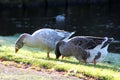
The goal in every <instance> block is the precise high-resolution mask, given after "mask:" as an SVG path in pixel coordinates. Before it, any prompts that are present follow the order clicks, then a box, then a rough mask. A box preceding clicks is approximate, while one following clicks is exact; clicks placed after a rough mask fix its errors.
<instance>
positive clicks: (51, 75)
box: [0, 62, 83, 80]
mask: <svg viewBox="0 0 120 80" xmlns="http://www.w3.org/2000/svg"><path fill="white" fill-rule="evenodd" d="M15 65H16V63H14V64H13V63H11V62H10V63H8V62H7V63H3V62H0V80H83V79H80V78H77V77H74V76H66V75H65V72H58V71H54V69H53V70H52V69H51V71H50V70H49V71H48V70H44V69H41V70H39V71H36V70H34V69H30V68H26V67H25V66H23V65H21V66H22V67H21V68H17V67H15Z"/></svg>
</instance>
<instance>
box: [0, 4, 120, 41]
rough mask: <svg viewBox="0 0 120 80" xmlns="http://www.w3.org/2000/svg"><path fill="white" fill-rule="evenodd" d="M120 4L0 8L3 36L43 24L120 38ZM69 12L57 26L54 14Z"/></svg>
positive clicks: (92, 34)
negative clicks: (63, 21) (63, 22)
mask: <svg viewBox="0 0 120 80" xmlns="http://www.w3.org/2000/svg"><path fill="white" fill-rule="evenodd" d="M119 9H120V4H119V3H118V4H103V5H90V4H88V5H76V6H75V5H74V6H70V5H69V6H68V7H65V6H56V7H50V6H48V8H47V7H24V8H23V7H17V8H0V28H1V29H0V35H13V34H16V33H23V32H27V33H32V32H34V31H35V30H37V29H40V28H43V27H50V28H57V29H63V30H68V31H76V35H89V36H108V37H113V38H115V39H116V40H120V37H119V32H120V10H119ZM59 13H64V14H65V15H66V20H65V24H64V25H63V26H56V23H55V19H54V17H55V16H56V15H58V14H59ZM46 25H50V26H46Z"/></svg>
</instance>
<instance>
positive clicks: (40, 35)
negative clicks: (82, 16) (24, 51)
mask: <svg viewBox="0 0 120 80" xmlns="http://www.w3.org/2000/svg"><path fill="white" fill-rule="evenodd" d="M74 33H75V32H68V31H64V30H58V29H50V28H43V29H39V30H37V31H35V32H34V33H33V34H32V35H30V34H27V33H23V34H21V35H20V36H19V38H18V39H17V41H16V43H15V52H16V53H17V52H18V50H19V49H20V48H22V47H23V45H26V46H29V47H35V48H40V49H41V50H44V51H47V57H48V58H49V57H50V56H49V53H50V51H52V50H54V49H55V45H56V43H57V42H58V41H60V40H67V39H68V38H70V37H71V36H72V35H73V34H74Z"/></svg>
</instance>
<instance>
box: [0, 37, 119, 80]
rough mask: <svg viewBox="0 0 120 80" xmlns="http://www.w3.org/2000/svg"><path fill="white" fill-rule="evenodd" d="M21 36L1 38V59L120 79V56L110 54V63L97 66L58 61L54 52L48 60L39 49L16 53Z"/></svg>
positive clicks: (22, 50)
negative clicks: (16, 46) (16, 45)
mask: <svg viewBox="0 0 120 80" xmlns="http://www.w3.org/2000/svg"><path fill="white" fill-rule="evenodd" d="M18 36H19V35H13V36H0V45H1V46H0V58H2V59H4V60H9V61H15V62H18V63H19V62H24V63H30V64H31V65H32V66H37V67H38V66H39V67H43V68H47V69H51V68H54V69H56V70H59V71H69V70H71V69H73V70H76V71H77V74H76V76H78V77H80V75H78V74H84V75H86V76H92V77H96V78H99V79H101V80H118V79H120V54H112V53H109V54H108V56H107V57H106V59H105V60H106V61H111V64H108V63H103V62H101V63H98V64H97V65H96V66H94V65H93V64H87V65H85V64H84V63H78V61H77V60H76V59H75V58H73V57H70V58H65V59H64V60H61V59H59V60H56V59H55V55H54V52H51V53H50V57H51V58H50V59H47V58H46V56H47V54H46V53H45V52H42V51H40V50H39V49H37V48H29V47H26V46H24V47H23V48H22V49H20V50H19V51H18V53H15V52H14V44H15V41H16V39H17V38H18Z"/></svg>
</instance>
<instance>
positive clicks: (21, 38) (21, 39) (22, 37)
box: [15, 33, 28, 53]
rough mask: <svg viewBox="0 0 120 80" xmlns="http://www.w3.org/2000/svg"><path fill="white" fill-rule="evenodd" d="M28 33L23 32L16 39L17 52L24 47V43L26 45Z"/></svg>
mask: <svg viewBox="0 0 120 80" xmlns="http://www.w3.org/2000/svg"><path fill="white" fill-rule="evenodd" d="M27 35H28V34H27V33H24V34H21V35H20V36H19V38H18V39H17V41H16V43H15V53H17V52H18V50H19V49H20V48H22V47H23V45H24V42H23V40H24V39H25V37H26V36H27Z"/></svg>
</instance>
